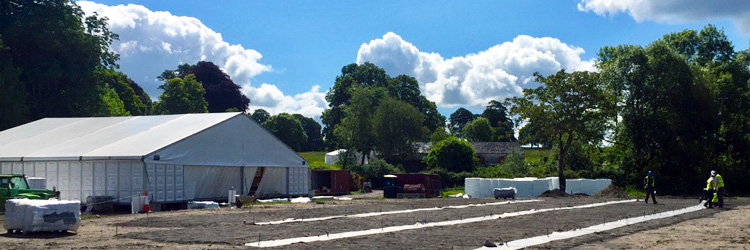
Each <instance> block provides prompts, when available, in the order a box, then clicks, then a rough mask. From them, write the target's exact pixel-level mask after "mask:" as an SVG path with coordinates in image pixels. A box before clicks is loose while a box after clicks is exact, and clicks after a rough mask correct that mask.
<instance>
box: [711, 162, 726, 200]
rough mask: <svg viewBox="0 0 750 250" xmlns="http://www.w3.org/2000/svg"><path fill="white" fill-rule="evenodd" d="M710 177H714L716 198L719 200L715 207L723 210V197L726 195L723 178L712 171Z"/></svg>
mask: <svg viewBox="0 0 750 250" xmlns="http://www.w3.org/2000/svg"><path fill="white" fill-rule="evenodd" d="M711 175H712V176H713V177H714V182H715V183H716V197H717V198H718V200H719V203H718V204H716V205H717V207H720V208H724V195H726V190H725V189H724V178H723V177H721V175H720V174H718V173H716V171H713V170H711Z"/></svg>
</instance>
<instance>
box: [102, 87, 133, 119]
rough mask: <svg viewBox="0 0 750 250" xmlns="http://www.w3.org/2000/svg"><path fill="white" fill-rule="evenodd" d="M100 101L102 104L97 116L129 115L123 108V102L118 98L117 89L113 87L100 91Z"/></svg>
mask: <svg viewBox="0 0 750 250" xmlns="http://www.w3.org/2000/svg"><path fill="white" fill-rule="evenodd" d="M101 98H102V101H103V102H104V106H102V107H101V108H102V110H101V111H100V113H98V114H96V115H97V116H107V117H108V116H129V115H130V112H128V110H127V109H125V103H124V102H123V101H122V100H120V96H119V95H118V94H117V91H115V89H113V88H109V89H107V90H106V91H104V92H103V93H102V96H101Z"/></svg>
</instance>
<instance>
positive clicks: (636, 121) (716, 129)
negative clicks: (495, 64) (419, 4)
mask: <svg viewBox="0 0 750 250" xmlns="http://www.w3.org/2000/svg"><path fill="white" fill-rule="evenodd" d="M749 66H750V54H749V52H748V50H744V51H735V50H734V47H733V45H732V43H731V42H730V41H729V40H728V39H727V37H726V35H725V34H724V32H723V31H722V30H719V29H717V28H716V27H715V26H713V25H708V26H705V27H704V28H703V29H702V30H700V31H696V30H685V31H682V32H676V33H670V34H667V35H664V36H663V37H662V38H661V39H658V40H656V41H653V42H651V43H650V44H649V45H647V46H637V45H618V46H612V47H604V48H602V49H601V50H600V51H599V53H598V59H597V62H596V67H597V68H598V70H599V72H572V73H570V72H566V71H564V70H561V71H559V72H557V73H555V74H552V75H550V76H542V75H536V80H537V82H540V83H542V86H540V87H538V88H533V89H525V90H524V92H523V95H522V96H519V97H514V98H509V99H508V100H506V104H507V105H508V106H510V114H511V115H512V116H514V117H515V119H516V120H518V121H524V122H525V123H526V125H525V126H523V127H521V128H520V130H521V135H522V140H521V141H522V143H530V142H535V143H542V144H546V145H550V146H552V147H553V149H554V150H553V151H555V152H556V159H557V166H558V175H559V176H560V177H561V183H560V184H561V188H563V187H564V181H562V180H563V178H562V177H565V176H566V175H567V174H566V173H568V172H567V171H568V170H572V168H581V165H582V166H583V167H585V168H587V169H588V170H591V171H592V172H596V174H595V175H598V176H601V177H608V178H613V179H614V180H615V183H616V184H619V185H621V186H639V184H640V180H641V179H642V178H643V176H644V174H645V173H646V172H648V171H653V172H654V173H656V174H657V177H658V178H660V187H661V190H664V192H665V193H671V194H681V193H682V194H684V193H697V192H699V191H700V189H701V188H702V184H704V183H705V179H706V178H707V177H706V176H707V175H708V173H709V171H710V170H717V171H719V172H720V173H722V174H724V175H725V176H731V178H727V183H728V184H727V186H728V187H733V188H734V189H735V190H736V191H739V192H742V191H741V190H748V188H749V187H750V184H748V182H746V181H744V180H747V178H748V177H750V168H749V167H750V166H749V165H748V163H750V137H748V135H749V134H750V113H749V112H748V110H749V109H748V108H750V81H749V80H750V67H749Z"/></svg>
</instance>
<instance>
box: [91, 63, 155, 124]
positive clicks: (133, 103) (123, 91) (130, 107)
mask: <svg viewBox="0 0 750 250" xmlns="http://www.w3.org/2000/svg"><path fill="white" fill-rule="evenodd" d="M99 74H100V75H99V79H100V80H101V81H103V82H104V86H106V87H107V88H111V89H114V91H115V92H116V93H117V96H118V98H119V99H120V100H121V102H122V103H123V105H124V108H125V110H126V111H127V112H128V114H130V115H147V114H148V113H149V109H150V107H151V99H150V98H148V95H147V94H146V93H144V92H143V89H142V88H140V86H138V84H136V83H135V82H134V81H133V80H132V79H130V78H129V77H128V76H127V75H125V74H124V73H122V72H118V71H115V70H112V69H105V70H101V71H99ZM134 87H135V89H138V90H140V93H136V91H135V89H134ZM143 95H145V97H146V98H145V100H144V98H143ZM144 101H145V102H144Z"/></svg>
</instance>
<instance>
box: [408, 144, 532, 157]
mask: <svg viewBox="0 0 750 250" xmlns="http://www.w3.org/2000/svg"><path fill="white" fill-rule="evenodd" d="M470 144H471V147H472V148H473V149H474V152H476V153H477V154H501V155H508V154H510V153H511V151H513V148H517V147H518V143H516V142H470ZM414 146H415V147H416V152H417V153H418V154H427V153H429V152H430V148H431V147H432V144H431V143H429V142H417V143H414Z"/></svg>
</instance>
